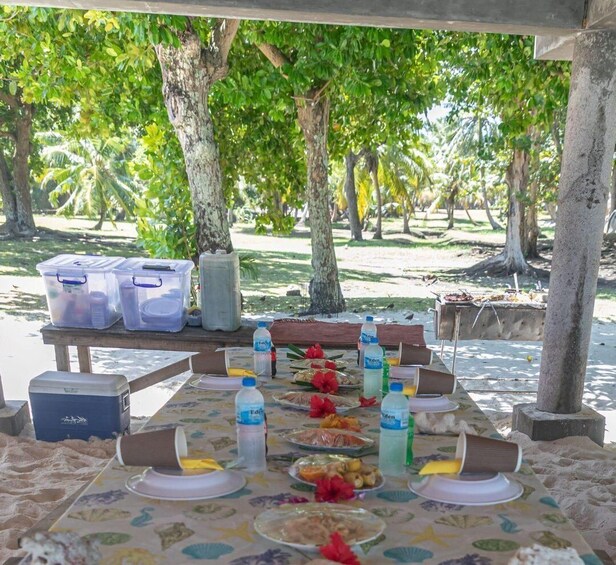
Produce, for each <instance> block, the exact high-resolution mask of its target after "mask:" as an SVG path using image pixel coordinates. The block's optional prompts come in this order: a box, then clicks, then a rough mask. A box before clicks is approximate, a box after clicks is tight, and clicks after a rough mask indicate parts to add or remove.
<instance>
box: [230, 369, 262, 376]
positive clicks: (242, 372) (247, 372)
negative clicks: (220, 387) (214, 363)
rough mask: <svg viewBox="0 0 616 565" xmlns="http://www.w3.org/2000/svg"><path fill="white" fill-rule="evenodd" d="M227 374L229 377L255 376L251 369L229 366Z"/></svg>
mask: <svg viewBox="0 0 616 565" xmlns="http://www.w3.org/2000/svg"><path fill="white" fill-rule="evenodd" d="M227 375H228V376H230V377H256V375H255V374H254V372H253V371H250V370H249V369H240V368H239V367H229V368H228V369H227Z"/></svg>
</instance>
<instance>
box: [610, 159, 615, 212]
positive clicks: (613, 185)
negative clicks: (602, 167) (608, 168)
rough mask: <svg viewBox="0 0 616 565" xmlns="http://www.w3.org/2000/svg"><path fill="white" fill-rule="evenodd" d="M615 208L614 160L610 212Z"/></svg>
mask: <svg viewBox="0 0 616 565" xmlns="http://www.w3.org/2000/svg"><path fill="white" fill-rule="evenodd" d="M614 210H616V161H615V162H614V165H613V166H612V184H611V185H610V214H611V213H612V212H613V211H614Z"/></svg>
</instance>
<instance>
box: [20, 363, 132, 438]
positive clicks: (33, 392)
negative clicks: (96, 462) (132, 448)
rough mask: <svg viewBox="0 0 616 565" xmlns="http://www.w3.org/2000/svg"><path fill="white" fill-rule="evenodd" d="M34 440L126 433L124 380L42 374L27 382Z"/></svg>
mask: <svg viewBox="0 0 616 565" xmlns="http://www.w3.org/2000/svg"><path fill="white" fill-rule="evenodd" d="M28 392H29V394H30V409H31V410H32V420H33V421H34V431H35V433H36V439H38V440H43V441H61V440H63V439H69V438H71V439H86V440H87V439H88V438H89V437H90V436H96V437H100V438H103V439H105V438H112V437H114V436H116V435H118V434H123V433H126V432H128V429H129V426H130V393H129V386H128V381H127V380H126V377H124V376H122V375H97V374H90V373H68V372H64V371H46V372H45V373H43V374H42V375H39V376H38V377H34V378H33V379H32V380H31V381H30V385H29V387H28Z"/></svg>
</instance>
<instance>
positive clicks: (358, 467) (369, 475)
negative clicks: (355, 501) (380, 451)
mask: <svg viewBox="0 0 616 565" xmlns="http://www.w3.org/2000/svg"><path fill="white" fill-rule="evenodd" d="M308 472H309V473H308ZM289 475H291V477H293V478H294V479H295V480H296V481H299V482H300V483H304V484H307V485H312V486H314V485H315V483H316V481H317V480H319V479H321V478H324V477H331V476H338V477H341V478H342V479H343V480H344V481H345V482H347V483H349V484H353V486H354V490H355V492H357V493H361V492H372V491H374V490H377V489H380V488H381V487H382V486H383V485H384V484H385V479H384V477H383V475H382V474H381V472H380V471H379V469H378V467H376V466H375V465H368V464H366V463H364V462H363V461H362V460H361V459H355V458H353V457H349V456H348V455H340V454H337V453H336V454H334V453H331V454H330V453H319V454H316V455H307V456H306V457H301V458H300V459H298V460H297V461H295V463H293V465H291V467H289Z"/></svg>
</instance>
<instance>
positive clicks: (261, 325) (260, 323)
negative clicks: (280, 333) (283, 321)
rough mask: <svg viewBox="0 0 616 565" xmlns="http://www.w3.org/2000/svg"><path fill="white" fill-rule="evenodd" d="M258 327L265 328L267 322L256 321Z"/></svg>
mask: <svg viewBox="0 0 616 565" xmlns="http://www.w3.org/2000/svg"><path fill="white" fill-rule="evenodd" d="M257 327H258V328H267V322H257Z"/></svg>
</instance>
